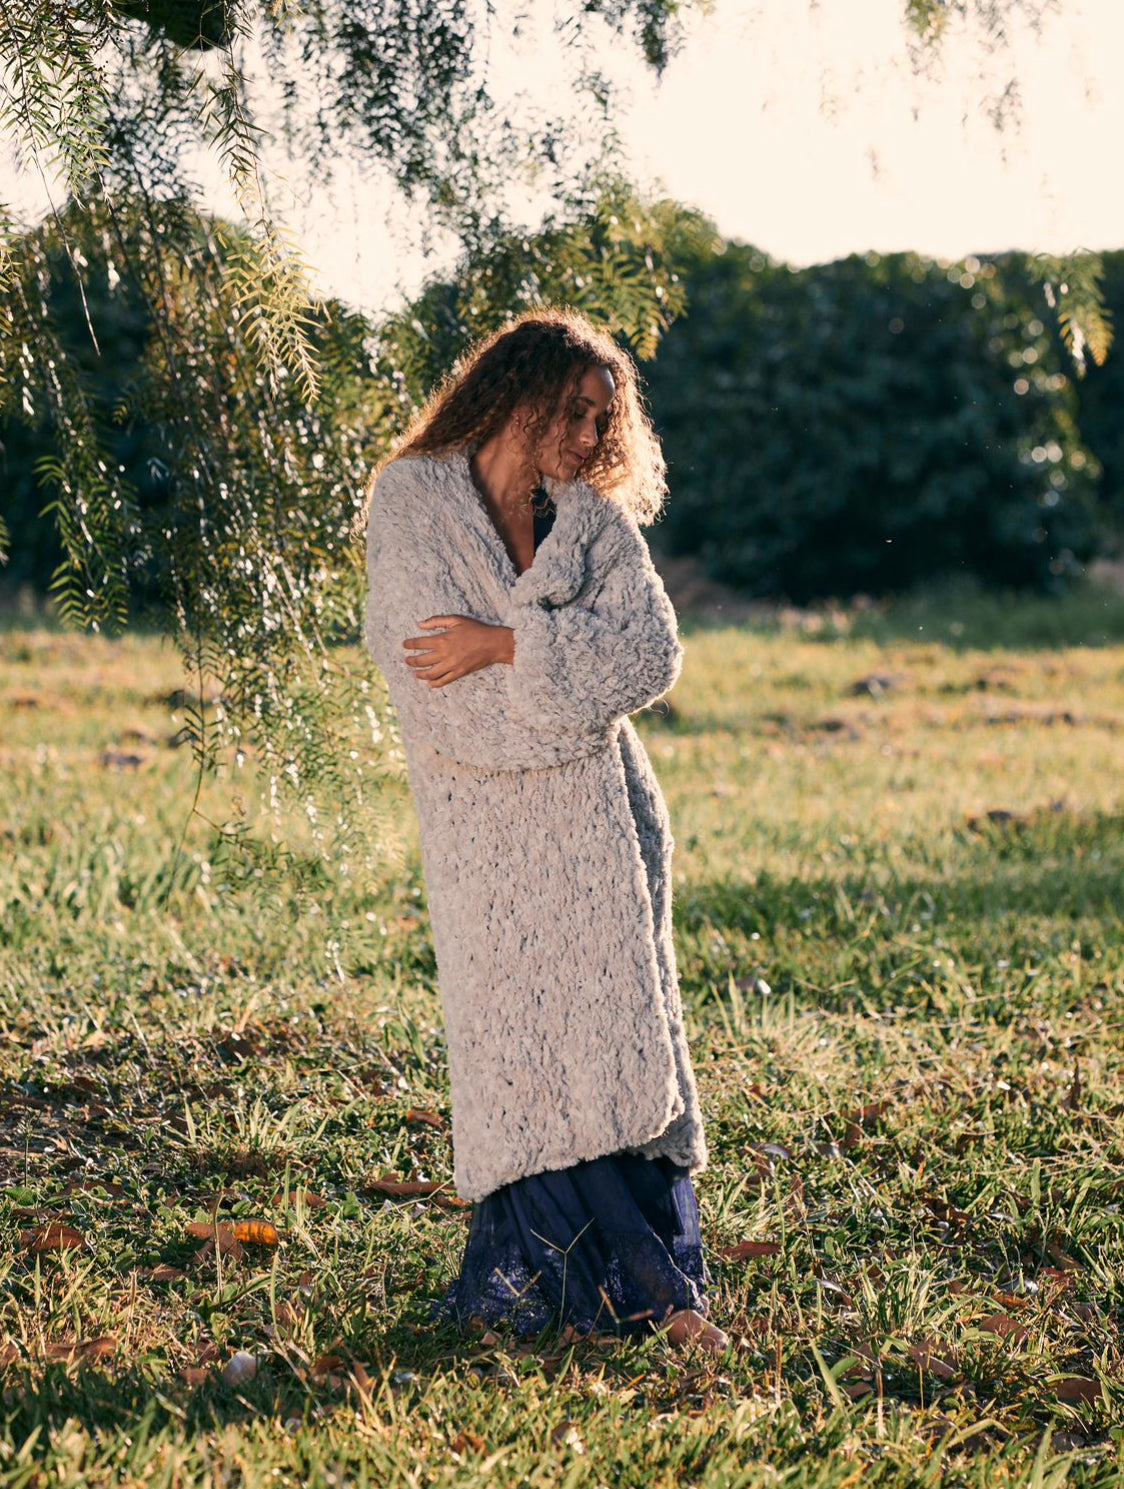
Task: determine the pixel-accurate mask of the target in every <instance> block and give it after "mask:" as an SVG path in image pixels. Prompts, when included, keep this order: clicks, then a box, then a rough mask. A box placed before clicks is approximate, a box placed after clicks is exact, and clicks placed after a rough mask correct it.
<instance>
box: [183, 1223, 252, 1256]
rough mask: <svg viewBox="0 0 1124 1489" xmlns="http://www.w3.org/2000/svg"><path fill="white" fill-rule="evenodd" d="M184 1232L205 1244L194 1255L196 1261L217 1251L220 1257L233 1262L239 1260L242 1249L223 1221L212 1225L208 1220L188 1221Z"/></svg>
mask: <svg viewBox="0 0 1124 1489" xmlns="http://www.w3.org/2000/svg"><path fill="white" fill-rule="evenodd" d="M186 1230H187V1233H188V1235H189V1236H199V1237H201V1238H202V1239H203V1240H204V1241H205V1242H206V1243H207V1244H206V1245H205V1246H200V1248H199V1250H198V1251H197V1252H196V1253H195V1255H196V1258H197V1259H200V1260H202V1259H203V1258H204V1257H207V1256H209V1255H210V1254H211V1251H213V1250H217V1251H218V1252H219V1253H220V1254H221V1255H222V1256H231V1257H233V1258H234V1260H235V1261H239V1260H240V1259H241V1256H242V1247H241V1245H240V1244H239V1242H238V1238H237V1236H236V1235H235V1234H234V1232H233V1231H232V1230H231V1228H230V1226H229V1225H226V1224H225V1223H224V1222H223V1221H221V1220H220V1221H219V1222H218V1223H217V1224H212V1223H211V1221H209V1220H190V1221H188V1223H187V1226H186Z"/></svg>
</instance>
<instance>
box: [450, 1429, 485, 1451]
mask: <svg viewBox="0 0 1124 1489" xmlns="http://www.w3.org/2000/svg"><path fill="white" fill-rule="evenodd" d="M449 1447H450V1448H451V1449H452V1451H453V1452H454V1453H463V1452H464V1451H465V1449H466V1448H471V1449H472V1451H473V1452H474V1453H482V1452H483V1451H484V1439H483V1438H482V1437H477V1435H476V1433H475V1432H469V1431H468V1430H467V1429H464V1430H462V1431H461V1432H458V1433H457V1435H456V1437H454V1438H453V1440H452V1442H451V1443H450V1444H449Z"/></svg>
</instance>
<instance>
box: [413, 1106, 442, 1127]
mask: <svg viewBox="0 0 1124 1489" xmlns="http://www.w3.org/2000/svg"><path fill="white" fill-rule="evenodd" d="M406 1121H407V1122H427V1123H428V1124H429V1126H430V1127H444V1126H445V1118H444V1117H443V1116H441V1114H440V1112H432V1111H429V1110H425V1111H422V1110H420V1109H419V1108H418V1107H413V1106H412V1107H410V1109H409V1111H407V1113H406Z"/></svg>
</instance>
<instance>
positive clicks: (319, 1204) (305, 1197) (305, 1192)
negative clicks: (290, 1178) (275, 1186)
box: [273, 1189, 328, 1210]
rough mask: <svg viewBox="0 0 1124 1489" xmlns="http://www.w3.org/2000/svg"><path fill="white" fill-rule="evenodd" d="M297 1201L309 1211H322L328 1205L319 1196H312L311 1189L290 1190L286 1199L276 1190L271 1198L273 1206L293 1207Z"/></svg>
mask: <svg viewBox="0 0 1124 1489" xmlns="http://www.w3.org/2000/svg"><path fill="white" fill-rule="evenodd" d="M298 1199H299V1200H300V1201H302V1203H303V1204H305V1205H306V1206H307V1207H308V1209H310V1210H322V1209H324V1207H325V1206H326V1205H327V1203H328V1201H327V1200H326V1199H322V1198H321V1197H320V1195H318V1194H314V1193H313V1192H312V1190H311V1189H290V1191H289V1194H288V1197H286V1196H285V1194H283V1193H282V1192H281V1190H278V1192H277V1193H276V1194H275V1195H274V1196H273V1203H274V1204H275V1205H286V1204H290V1205H295V1204H296V1203H297V1200H298Z"/></svg>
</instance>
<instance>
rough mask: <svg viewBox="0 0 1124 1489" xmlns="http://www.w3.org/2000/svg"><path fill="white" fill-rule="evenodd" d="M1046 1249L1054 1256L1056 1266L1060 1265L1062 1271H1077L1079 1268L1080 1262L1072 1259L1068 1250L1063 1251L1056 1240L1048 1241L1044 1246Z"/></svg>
mask: <svg viewBox="0 0 1124 1489" xmlns="http://www.w3.org/2000/svg"><path fill="white" fill-rule="evenodd" d="M1046 1250H1047V1251H1048V1252H1049V1253H1050V1255H1051V1256H1052V1257H1053V1258H1054V1260H1055V1261H1056V1262H1057V1264H1058V1266H1059V1267H1061V1269H1062V1271H1063V1272H1079V1271H1080V1270H1081V1263H1080V1262H1079V1261H1074V1259H1073V1257H1072V1256H1070V1255H1069V1254H1068V1252H1065V1251H1063V1250H1062V1249H1061V1247H1060V1246H1059V1245H1057V1243H1056V1242H1054V1241H1050V1242H1049V1243H1048V1244H1047V1246H1046Z"/></svg>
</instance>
